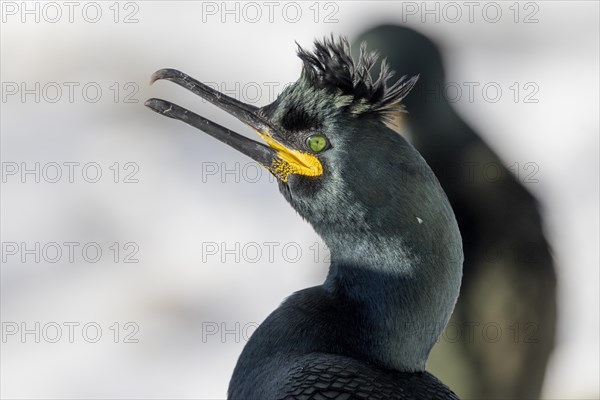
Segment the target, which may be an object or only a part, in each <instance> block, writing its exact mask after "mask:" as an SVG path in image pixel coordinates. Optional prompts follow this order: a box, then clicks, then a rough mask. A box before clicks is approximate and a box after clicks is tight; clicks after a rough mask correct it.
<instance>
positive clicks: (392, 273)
mask: <svg viewBox="0 0 600 400" xmlns="http://www.w3.org/2000/svg"><path fill="white" fill-rule="evenodd" d="M298 56H299V57H300V59H301V60H302V62H303V68H302V73H301V76H300V78H299V79H298V80H297V81H296V82H295V83H294V84H292V85H290V86H288V87H287V88H286V89H285V90H284V91H283V92H282V93H281V94H280V95H279V97H278V98H277V99H276V100H275V101H274V102H273V103H271V104H269V105H267V106H265V107H262V108H257V107H254V106H251V105H247V104H244V103H241V102H239V101H238V100H236V99H233V98H231V97H228V96H226V95H224V94H221V93H219V92H217V91H215V90H213V89H212V88H210V87H208V86H206V85H204V84H202V83H200V82H198V81H196V80H195V79H193V78H191V77H190V76H188V75H186V74H184V73H182V72H179V71H177V70H173V69H163V70H160V71H157V72H156V73H155V74H154V75H153V77H152V81H153V82H154V81H156V80H159V79H166V80H169V81H172V82H174V83H176V84H179V85H181V86H182V87H184V88H186V89H188V90H190V91H192V92H193V93H195V94H197V95H199V96H201V97H202V98H204V99H206V100H208V101H210V102H211V103H213V104H214V105H216V106H218V107H220V108H221V109H223V110H225V111H227V112H228V113H230V114H232V115H233V116H235V117H237V118H238V119H240V120H241V121H243V122H244V123H246V124H247V125H249V126H250V127H251V128H252V129H253V130H255V131H256V132H257V133H258V135H259V136H260V137H261V138H262V139H263V140H264V141H265V142H266V144H262V143H259V142H256V141H253V140H250V139H248V138H246V137H244V136H242V135H239V134H237V133H235V132H233V131H231V130H229V129H226V128H225V127H223V126H220V125H218V124H216V123H214V122H212V121H209V120H207V119H206V118H203V117H201V116H199V115H197V114H195V113H193V112H191V111H188V110H186V109H183V108H181V107H180V106H177V105H175V104H173V103H171V102H168V101H165V100H160V99H150V100H148V101H147V102H146V105H147V106H148V107H149V108H151V109H152V110H154V111H155V112H157V113H159V114H162V115H165V116H167V117H170V118H174V119H178V120H181V121H183V122H185V123H187V124H189V125H191V126H193V127H196V128H198V129H200V130H202V131H204V132H206V133H207V134H209V135H211V136H213V137H214V138H216V139H218V140H220V141H222V142H224V143H226V144H228V145H229V146H231V147H233V148H235V149H237V150H238V151H240V152H242V153H243V154H245V155H247V156H249V157H250V158H252V159H253V160H255V161H257V162H258V163H260V164H261V165H263V166H264V167H265V168H266V169H268V170H269V171H270V172H271V173H272V174H273V175H274V176H275V177H277V181H278V184H279V189H280V192H281V193H282V194H283V196H284V197H285V199H286V200H287V201H288V202H289V203H290V204H291V206H292V207H293V208H294V209H295V210H296V211H297V212H298V213H299V214H300V215H301V216H302V217H303V218H304V219H305V220H307V221H308V222H309V223H310V224H311V225H312V226H313V228H314V229H315V231H316V232H317V233H318V234H319V235H320V237H321V238H322V239H323V240H324V242H325V243H326V245H327V246H328V248H329V250H330V253H331V265H330V268H329V273H328V275H327V278H326V280H325V282H324V283H323V284H322V285H319V286H315V287H311V288H308V289H304V290H301V291H298V292H296V293H294V294H292V295H291V296H290V297H289V298H287V299H286V300H285V301H284V302H283V303H282V304H281V306H280V307H279V308H277V309H276V310H275V311H274V312H273V313H272V314H271V315H269V316H268V317H267V319H266V320H265V321H264V322H263V323H262V324H261V325H260V326H259V327H258V328H257V329H256V331H255V332H254V334H253V335H252V337H251V338H250V340H249V341H248V343H247V344H246V346H245V348H244V350H243V352H242V354H241V355H240V357H239V360H238V363H237V365H236V367H235V370H234V372H233V376H232V379H231V382H230V385H229V390H228V396H229V398H231V399H401V400H404V399H456V398H457V397H456V395H455V394H454V393H453V392H452V391H451V390H450V389H449V388H448V387H447V386H446V385H444V384H443V383H442V382H440V381H439V380H438V379H437V378H435V377H434V376H433V375H431V374H430V373H428V372H426V371H425V364H426V361H427V357H428V355H429V352H430V351H431V348H432V347H433V345H434V344H435V342H436V340H437V339H438V336H439V335H440V333H441V332H442V330H443V329H444V327H445V326H446V324H447V322H448V320H449V318H450V315H451V313H452V310H453V308H454V305H455V302H456V299H457V296H458V293H459V289H460V281H461V274H462V262H463V255H462V241H461V236H460V233H459V230H458V226H457V223H456V220H455V217H454V213H453V211H452V208H451V207H450V204H449V202H448V199H447V198H446V195H445V193H444V192H443V190H442V188H441V187H440V185H439V183H438V181H437V179H436V177H435V175H434V174H433V172H432V171H431V169H430V168H429V167H428V166H427V164H426V162H425V161H424V159H423V158H422V157H421V156H420V155H419V153H418V152H417V151H416V150H415V149H414V148H413V147H412V145H410V144H409V143H408V142H407V141H406V140H405V139H404V138H402V136H401V135H399V134H397V133H396V132H394V131H393V130H391V129H389V128H388V127H387V126H386V121H388V119H389V118H390V116H391V115H393V114H394V113H396V112H401V111H403V105H402V100H403V99H404V98H405V96H407V95H408V93H409V91H410V90H411V88H412V87H413V86H414V84H415V82H416V81H417V77H416V76H413V77H410V78H407V77H402V78H399V79H398V80H396V81H395V83H393V84H389V80H390V78H391V76H392V72H391V71H390V70H389V69H388V68H387V66H386V64H385V63H382V65H381V73H380V74H379V77H378V78H377V79H376V80H374V79H372V78H371V76H370V73H369V71H370V69H371V67H372V66H373V65H374V64H375V63H376V59H377V57H376V55H375V54H374V53H372V52H368V51H367V50H366V46H365V45H363V46H361V52H360V57H359V58H358V60H357V61H356V62H355V61H354V60H353V58H352V56H351V51H350V45H349V43H348V41H347V40H346V39H344V38H339V39H337V40H336V39H334V38H333V36H332V37H331V38H326V39H323V40H317V41H315V44H314V50H313V51H312V52H311V51H307V50H304V49H303V48H301V47H300V46H298Z"/></svg>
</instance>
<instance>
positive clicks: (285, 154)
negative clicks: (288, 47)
mask: <svg viewBox="0 0 600 400" xmlns="http://www.w3.org/2000/svg"><path fill="white" fill-rule="evenodd" d="M159 79H166V80H169V81H171V82H175V83H176V84H178V85H180V86H182V87H184V88H186V89H188V90H190V91H191V92H192V93H195V94H197V95H198V96H200V97H202V98H203V99H206V100H208V101H210V102H211V103H212V104H214V105H216V106H217V107H219V108H221V109H223V110H225V111H227V112H228V113H229V114H231V115H233V116H234V117H236V118H237V119H239V120H240V121H242V122H244V123H245V124H246V125H248V126H250V127H251V128H252V129H254V130H255V131H256V132H257V133H258V135H259V136H260V137H261V138H263V140H264V141H265V142H266V143H267V145H264V144H262V143H259V142H256V141H254V140H250V139H248V138H247V137H245V136H242V135H240V134H238V133H236V132H233V131H231V130H229V129H227V128H225V127H223V126H221V125H219V124H216V123H214V122H212V121H210V120H208V119H206V118H204V117H201V116H199V115H197V114H195V113H193V112H191V111H189V110H186V109H185V108H183V107H180V106H178V105H176V104H173V103H171V102H168V101H165V100H161V99H154V98H153V99H149V100H147V101H146V103H145V105H146V106H147V107H148V108H150V109H151V110H153V111H155V112H157V113H159V114H162V115H165V116H167V117H169V118H174V119H178V120H180V121H183V122H185V123H186V124H188V125H191V126H193V127H195V128H198V129H200V130H202V131H204V132H206V133H207V134H209V135H210V136H212V137H214V138H215V139H218V140H220V141H221V142H223V143H225V144H227V145H229V146H231V147H233V148H234V149H236V150H238V151H239V152H241V153H243V154H245V155H247V156H248V157H250V158H252V159H253V160H254V161H256V162H258V163H259V164H261V165H263V166H264V167H265V168H267V169H268V170H269V171H270V172H271V173H272V174H273V175H274V176H276V177H277V178H278V179H279V180H281V181H283V182H287V180H288V177H289V175H290V174H298V175H307V176H318V175H321V174H322V173H323V167H322V165H321V163H320V161H319V160H318V159H317V158H316V157H315V156H314V155H312V154H309V153H305V152H301V151H298V150H295V149H290V148H288V147H286V146H284V145H283V144H282V143H280V142H279V141H277V140H276V139H274V137H273V136H274V134H275V133H276V131H275V129H274V128H273V127H272V126H271V125H270V124H269V122H268V121H266V120H265V119H264V118H263V117H261V116H260V115H258V113H257V110H258V108H257V107H254V106H252V105H249V104H245V103H242V102H240V101H238V100H236V99H234V98H232V97H229V96H227V95H225V94H223V93H220V92H218V91H216V90H214V89H212V88H210V87H208V86H207V85H205V84H203V83H201V82H198V81H197V80H195V79H194V78H192V77H190V76H188V75H186V74H184V73H183V72H181V71H177V70H175V69H161V70H159V71H156V72H155V73H154V74H153V75H152V78H151V81H150V83H154V82H156V81H157V80H159Z"/></svg>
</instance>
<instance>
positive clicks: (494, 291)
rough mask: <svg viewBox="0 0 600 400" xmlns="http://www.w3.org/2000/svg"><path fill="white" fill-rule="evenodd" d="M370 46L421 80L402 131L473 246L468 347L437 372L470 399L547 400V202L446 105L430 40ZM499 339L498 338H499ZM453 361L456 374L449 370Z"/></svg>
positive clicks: (552, 283)
mask: <svg viewBox="0 0 600 400" xmlns="http://www.w3.org/2000/svg"><path fill="white" fill-rule="evenodd" d="M363 41H367V42H368V43H369V44H370V45H371V46H373V47H375V48H377V49H378V50H379V51H380V52H381V55H382V57H383V56H385V58H386V60H387V61H388V63H389V65H390V66H391V68H392V69H394V70H396V71H402V73H405V74H415V73H419V74H420V76H419V81H418V82H417V84H416V85H415V87H414V89H413V91H412V93H411V95H410V96H409V97H408V98H407V99H406V100H405V102H404V104H405V106H406V107H407V109H408V110H409V113H407V114H404V115H402V120H401V122H400V125H401V128H402V129H401V131H402V133H408V136H409V137H410V139H411V142H412V144H413V145H414V146H415V147H416V148H417V150H418V151H419V153H421V155H422V156H423V158H425V160H426V161H427V163H428V164H429V166H430V167H431V169H432V170H433V172H434V173H435V174H436V176H437V178H438V179H439V181H440V184H441V185H442V188H443V189H444V191H445V192H446V194H447V195H448V198H449V200H450V204H451V205H452V208H453V210H454V212H455V214H456V219H457V221H458V226H459V228H460V232H461V235H462V238H463V245H464V254H465V262H464V267H463V280H462V284H461V290H460V296H459V300H458V303H457V304H456V308H455V310H454V314H453V315H452V320H451V323H452V327H454V328H456V329H453V330H452V331H451V332H450V333H449V335H448V337H451V338H454V337H457V336H458V335H455V332H456V331H459V332H461V333H462V338H461V340H458V341H452V340H441V341H440V343H439V344H438V345H437V346H436V348H434V350H433V352H432V356H431V358H430V363H429V368H431V369H432V370H433V371H438V372H439V374H440V376H443V377H444V381H445V382H447V383H449V384H451V386H452V388H453V389H454V390H455V391H456V392H457V393H458V394H459V395H460V396H462V397H464V398H485V399H535V398H539V397H540V394H541V389H542V383H543V381H544V374H545V371H546V365H547V363H548V359H549V357H550V354H551V352H552V349H553V347H554V337H555V331H556V313H557V311H556V272H555V268H554V263H553V260H552V254H551V250H550V246H549V244H548V242H547V241H546V238H545V237H544V231H543V228H542V220H541V217H540V214H539V211H538V203H537V201H536V199H535V198H534V197H533V196H532V195H531V194H530V193H529V191H528V190H527V189H526V188H525V186H524V185H523V184H521V182H520V181H519V179H517V178H515V177H514V175H513V173H512V172H510V171H509V170H508V168H506V167H505V166H504V162H503V161H502V160H501V159H500V157H499V156H498V155H497V154H496V153H495V152H494V150H493V149H491V148H490V147H489V146H488V145H487V144H486V143H485V141H484V140H483V139H482V138H481V137H480V136H479V135H478V134H477V132H475V131H474V130H473V129H472V128H471V127H470V126H469V125H468V124H467V123H465V122H464V121H463V120H462V118H461V117H460V116H459V115H458V114H457V113H456V112H455V111H454V109H453V107H452V104H451V103H450V102H449V101H448V100H447V99H446V98H445V96H444V93H445V91H444V88H445V85H446V80H445V73H444V66H443V63H442V55H441V54H440V51H439V50H438V49H437V46H436V45H435V44H434V43H433V42H432V41H431V40H430V39H429V38H427V37H426V36H424V35H423V34H421V33H419V32H416V31H415V30H413V29H410V28H407V27H402V26H395V25H382V26H378V27H376V28H373V29H370V30H368V31H366V32H364V33H362V34H361V35H359V36H358V38H357V39H356V41H355V43H361V42H363ZM376 69H377V66H375V67H374V72H377V71H376ZM486 168H488V170H489V171H492V172H491V173H490V174H489V176H485V175H484V174H483V172H484V171H485V169H486ZM517 172H518V171H517ZM521 172H524V171H521ZM525 172H527V173H530V172H534V171H533V170H532V169H529V170H527V171H525ZM527 175H528V174H521V178H523V176H527ZM534 178H535V177H534ZM525 182H527V181H526V180H525ZM529 185H531V183H529ZM486 324H495V325H496V326H498V327H500V329H502V336H501V337H500V338H499V340H486V338H485V337H484V336H483V334H482V333H483V329H482V328H483V327H485V326H486ZM469 329H473V331H472V332H471V333H470V332H469ZM490 332H491V333H490V336H491V338H492V339H493V338H494V337H495V335H496V331H494V329H491V330H490ZM471 334H472V335H471ZM451 335H452V336H451ZM449 356H450V357H452V360H453V365H454V368H452V369H451V370H449V369H447V368H445V362H446V359H447V358H448V357H449Z"/></svg>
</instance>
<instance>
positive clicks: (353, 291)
mask: <svg viewBox="0 0 600 400" xmlns="http://www.w3.org/2000/svg"><path fill="white" fill-rule="evenodd" d="M337 239H339V240H340V242H338V240H337ZM337 239H336V241H335V243H332V242H331V241H330V243H328V245H329V246H330V251H331V259H332V263H331V266H330V270H329V275H328V277H327V279H326V281H325V283H324V285H323V286H324V287H325V288H326V289H327V290H328V291H330V292H332V293H334V294H335V296H338V297H342V298H344V301H346V302H349V303H350V304H355V305H356V306H355V310H356V312H357V314H358V318H356V320H355V321H356V325H357V326H355V327H353V334H355V335H358V336H361V338H360V340H362V341H364V342H365V343H366V345H365V349H366V350H367V352H368V354H366V355H365V356H366V358H367V359H368V361H370V362H373V363H376V364H379V365H381V366H383V367H385V368H390V369H395V370H400V371H409V372H414V371H423V370H424V369H425V364H426V361H427V358H428V356H429V353H430V351H431V348H432V347H433V345H434V344H435V343H436V341H437V339H438V337H439V335H440V334H441V332H442V331H443V329H444V327H445V326H446V323H447V322H448V319H449V318H450V315H451V313H452V310H453V309H454V305H455V302H456V298H457V296H458V289H459V286H460V275H461V272H460V271H461V268H460V266H461V265H462V252H461V251H459V252H460V254H458V253H457V254H456V257H452V256H451V255H450V254H449V253H448V251H447V250H448V248H447V247H444V246H437V247H436V248H432V249H426V248H424V247H423V244H422V243H421V244H420V245H417V246H412V247H410V246H407V245H406V244H405V243H404V240H403V239H402V237H388V238H365V240H364V241H361V240H357V239H356V236H355V235H353V239H352V238H350V237H348V238H343V237H339V236H338V238H337ZM342 242H343V243H344V245H343V246H340V243H342ZM342 247H343V249H342Z"/></svg>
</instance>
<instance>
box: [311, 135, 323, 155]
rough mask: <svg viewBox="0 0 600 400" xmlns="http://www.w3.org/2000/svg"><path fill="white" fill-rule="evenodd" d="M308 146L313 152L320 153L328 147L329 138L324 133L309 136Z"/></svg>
mask: <svg viewBox="0 0 600 400" xmlns="http://www.w3.org/2000/svg"><path fill="white" fill-rule="evenodd" d="M308 147H310V149H311V150H312V151H313V152H315V153H320V152H322V151H323V150H325V149H326V148H327V138H326V137H325V136H323V135H312V136H310V137H309V138H308Z"/></svg>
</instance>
